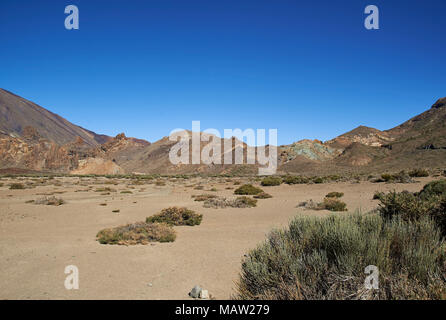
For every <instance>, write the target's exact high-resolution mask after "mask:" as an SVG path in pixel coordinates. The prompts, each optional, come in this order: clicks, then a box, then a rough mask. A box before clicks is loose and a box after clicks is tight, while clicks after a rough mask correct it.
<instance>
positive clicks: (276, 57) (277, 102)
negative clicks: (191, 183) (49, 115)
mask: <svg viewBox="0 0 446 320" xmlns="http://www.w3.org/2000/svg"><path fill="white" fill-rule="evenodd" d="M69 4H75V5H77V6H78V7H79V11H80V30H74V31H68V30H66V29H65V28H64V20H65V16H66V15H65V14H64V8H65V6H66V5H69ZM368 4H375V5H377V6H378V7H379V9H380V28H381V29H380V30H374V31H369V30H366V29H365V28H364V18H365V16H366V15H365V14H364V13H363V12H364V8H365V7H366V5H368ZM445 14H446V1H444V0H424V1H421V0H418V1H407V0H404V1H403V0H392V1H389V0H386V1H381V0H368V1H362V0H351V1H349V0H338V1H328V0H327V1H319V0H313V1H302V2H300V1H297V0H294V1H285V0H274V1H272V0H268V1H262V0H254V1H251V0H250V1H247V0H224V1H223V0H203V1H196V0H179V1H170V0H158V1H150V0H144V1H142V0H141V1H118V0H108V1H105V0H102V1H99V0H81V1H74V0H66V1H61V0H57V1H48V0H47V1H34V0H33V1H31V0H21V1H17V0H1V1H0V87H1V88H4V89H7V90H9V91H12V92H14V93H16V94H18V95H20V96H23V97H25V98H27V99H29V100H32V101H34V102H36V103H38V104H40V105H41V106H43V107H45V108H47V109H49V110H51V111H53V112H55V113H58V114H60V115H61V116H63V117H65V118H67V119H68V120H69V121H71V122H73V123H75V124H78V125H81V126H83V127H85V128H88V129H90V130H93V131H95V132H98V133H105V134H109V135H115V134H117V133H119V132H125V133H126V134H127V135H128V136H135V137H139V138H144V139H147V140H149V141H155V140H157V139H159V138H161V137H163V136H166V135H168V134H169V132H170V131H171V130H172V129H174V128H185V129H190V127H191V121H192V120H200V121H201V123H202V129H205V128H209V127H212V128H216V129H218V130H221V131H223V129H224V128H242V129H245V128H254V129H255V128H265V129H268V128H277V129H278V138H279V144H285V143H291V142H292V141H297V140H299V139H303V138H318V139H321V140H327V139H330V138H333V137H335V136H337V135H339V134H342V133H344V132H346V131H349V130H351V129H353V128H354V127H356V126H358V125H367V126H372V127H376V128H378V129H388V128H391V127H393V126H395V125H397V124H399V123H401V122H403V121H405V120H407V119H408V118H410V117H412V116H414V115H416V114H418V113H421V112H422V111H424V110H425V109H427V108H428V107H430V105H432V104H433V103H434V102H435V100H436V99H437V98H440V97H443V96H446V80H445V75H446V19H445V18H444V17H445Z"/></svg>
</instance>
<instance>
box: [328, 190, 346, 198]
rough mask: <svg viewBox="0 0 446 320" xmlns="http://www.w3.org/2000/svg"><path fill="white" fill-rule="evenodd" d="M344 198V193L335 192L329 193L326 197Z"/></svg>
mask: <svg viewBox="0 0 446 320" xmlns="http://www.w3.org/2000/svg"><path fill="white" fill-rule="evenodd" d="M343 196H344V193H343V192H337V191H333V192H330V193H328V194H327V195H326V196H325V197H326V198H342V197H343Z"/></svg>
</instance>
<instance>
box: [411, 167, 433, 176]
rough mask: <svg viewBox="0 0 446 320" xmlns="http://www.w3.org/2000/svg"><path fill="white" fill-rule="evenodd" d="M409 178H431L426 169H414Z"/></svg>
mask: <svg viewBox="0 0 446 320" xmlns="http://www.w3.org/2000/svg"><path fill="white" fill-rule="evenodd" d="M409 176H410V177H412V178H415V177H416V178H421V177H429V172H428V171H427V170H426V169H413V170H411V171H409Z"/></svg>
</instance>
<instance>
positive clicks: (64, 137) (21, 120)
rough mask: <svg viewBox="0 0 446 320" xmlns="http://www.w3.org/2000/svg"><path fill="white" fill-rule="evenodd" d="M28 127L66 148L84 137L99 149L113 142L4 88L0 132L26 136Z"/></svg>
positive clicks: (88, 143)
mask: <svg viewBox="0 0 446 320" xmlns="http://www.w3.org/2000/svg"><path fill="white" fill-rule="evenodd" d="M26 127H32V128H34V129H36V130H37V131H38V132H39V134H40V135H41V136H42V137H43V138H45V139H48V140H50V141H53V142H55V143H57V144H59V145H63V144H66V143H69V142H72V141H74V140H75V139H76V138H77V137H81V138H82V140H83V141H85V143H86V144H87V145H90V146H96V145H99V144H102V143H104V142H106V141H108V140H109V139H110V137H108V136H105V135H98V134H96V133H94V132H92V131H88V130H85V129H83V128H81V127H79V126H76V125H74V124H72V123H71V122H69V121H67V120H65V119H64V118H62V117H60V116H58V115H57V114H54V113H52V112H50V111H48V110H46V109H44V108H42V107H40V106H38V105H37V104H35V103H33V102H31V101H28V100H26V99H23V98H21V97H19V96H17V95H15V94H13V93H11V92H9V91H6V90H3V89H0V132H2V133H3V134H6V135H9V136H12V137H22V135H23V133H24V130H25V128H26Z"/></svg>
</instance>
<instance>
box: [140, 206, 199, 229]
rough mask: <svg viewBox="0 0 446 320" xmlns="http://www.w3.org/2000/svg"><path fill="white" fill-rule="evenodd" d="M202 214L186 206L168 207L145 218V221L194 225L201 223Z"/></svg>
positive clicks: (174, 224)
mask: <svg viewBox="0 0 446 320" xmlns="http://www.w3.org/2000/svg"><path fill="white" fill-rule="evenodd" d="M202 219H203V215H201V214H198V213H195V211H192V210H189V209H187V208H179V207H170V208H166V209H163V210H161V212H160V213H158V214H155V215H153V216H151V217H148V218H146V223H155V222H158V223H167V224H168V225H173V226H195V225H199V224H200V223H201V220H202Z"/></svg>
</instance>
